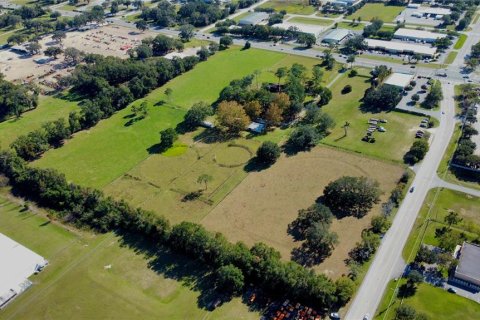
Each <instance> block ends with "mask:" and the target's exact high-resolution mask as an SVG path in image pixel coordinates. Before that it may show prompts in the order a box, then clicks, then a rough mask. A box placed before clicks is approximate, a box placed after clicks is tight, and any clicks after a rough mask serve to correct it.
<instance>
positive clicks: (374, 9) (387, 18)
mask: <svg viewBox="0 0 480 320" xmlns="http://www.w3.org/2000/svg"><path fill="white" fill-rule="evenodd" d="M404 9H405V7H404V6H389V5H386V4H384V3H367V4H366V5H364V6H363V7H362V8H361V9H360V10H357V11H356V12H354V13H353V14H352V15H349V16H346V17H345V19H358V18H361V19H362V20H363V21H370V20H372V19H373V18H379V19H380V20H383V21H384V22H392V21H393V20H394V19H395V18H396V17H397V16H398V15H399V14H400V12H402V11H403V10H404Z"/></svg>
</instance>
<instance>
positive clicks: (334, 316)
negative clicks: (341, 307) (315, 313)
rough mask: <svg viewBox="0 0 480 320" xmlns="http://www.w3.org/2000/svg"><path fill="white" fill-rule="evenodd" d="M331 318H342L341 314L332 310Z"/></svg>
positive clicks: (335, 319)
mask: <svg viewBox="0 0 480 320" xmlns="http://www.w3.org/2000/svg"><path fill="white" fill-rule="evenodd" d="M330 319H332V320H340V315H339V314H338V313H337V312H332V313H330Z"/></svg>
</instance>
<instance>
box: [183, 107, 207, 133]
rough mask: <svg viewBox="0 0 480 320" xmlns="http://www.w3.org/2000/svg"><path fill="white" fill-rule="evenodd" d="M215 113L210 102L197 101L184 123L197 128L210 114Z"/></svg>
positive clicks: (186, 115) (188, 112)
mask: <svg viewBox="0 0 480 320" xmlns="http://www.w3.org/2000/svg"><path fill="white" fill-rule="evenodd" d="M212 114H213V108H212V106H210V105H209V104H208V103H206V102H203V101H200V102H197V103H195V104H194V105H193V106H192V107H191V108H190V109H189V110H188V111H187V113H186V114H185V117H184V123H185V125H186V126H187V127H188V128H195V127H197V126H199V125H201V124H202V122H203V121H205V119H206V118H207V117H208V116H211V115H212Z"/></svg>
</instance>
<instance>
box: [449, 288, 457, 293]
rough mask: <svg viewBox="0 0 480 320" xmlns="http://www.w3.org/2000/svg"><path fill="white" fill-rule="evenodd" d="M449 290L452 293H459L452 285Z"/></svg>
mask: <svg viewBox="0 0 480 320" xmlns="http://www.w3.org/2000/svg"><path fill="white" fill-rule="evenodd" d="M447 291H448V292H450V293H457V290H455V289H453V288H452V287H450V288H448V290H447Z"/></svg>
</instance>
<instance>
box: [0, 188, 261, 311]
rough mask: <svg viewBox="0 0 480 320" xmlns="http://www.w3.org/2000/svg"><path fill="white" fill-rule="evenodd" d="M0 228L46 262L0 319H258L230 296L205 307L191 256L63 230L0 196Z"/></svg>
mask: <svg viewBox="0 0 480 320" xmlns="http://www.w3.org/2000/svg"><path fill="white" fill-rule="evenodd" d="M0 232H1V233H3V234H5V235H7V236H9V237H11V238H12V239H14V240H15V241H17V242H19V243H20V244H22V245H24V246H26V247H27V248H30V249H32V250H34V251H35V252H37V253H39V254H41V255H42V256H44V257H45V258H46V259H47V260H49V265H48V266H47V268H45V269H44V270H43V271H42V272H41V273H40V274H38V275H34V276H32V277H31V279H30V280H31V281H32V282H33V283H34V285H33V286H32V287H31V288H30V289H29V290H27V291H26V292H25V293H23V294H22V295H20V296H19V297H18V298H17V299H15V300H14V301H13V302H12V303H11V304H9V305H8V307H6V308H5V309H4V310H0V318H1V319H140V318H141V319H206V318H208V319H233V318H235V319H258V318H259V317H260V315H259V314H258V313H256V312H250V311H249V310H248V306H246V305H244V304H242V303H241V300H240V299H238V298H235V299H233V300H232V301H231V302H228V303H225V304H223V305H222V306H220V307H219V308H217V309H216V310H215V311H213V312H209V311H207V310H206V309H205V307H206V306H208V304H209V303H211V299H212V296H210V291H209V289H211V288H212V285H211V283H209V282H208V280H209V277H208V276H209V273H208V272H206V271H205V270H204V269H203V268H202V266H201V265H199V264H197V263H195V262H192V261H191V260H186V259H184V258H183V257H181V256H176V255H173V254H168V253H163V252H159V251H158V249H155V250H153V248H149V247H148V246H147V245H144V246H143V247H142V249H143V250H145V251H144V252H142V250H140V251H139V252H135V251H134V249H132V248H130V247H129V241H125V242H123V241H122V239H120V238H119V237H118V236H115V235H113V234H110V233H109V234H103V235H94V234H91V233H89V232H79V231H69V230H67V229H65V228H64V227H63V226H61V225H58V224H56V223H51V222H49V221H48V220H47V219H46V218H44V217H43V214H42V215H40V214H34V213H32V212H30V211H26V212H22V210H21V207H20V206H18V205H16V204H14V203H12V202H10V201H9V200H7V199H6V198H5V197H4V194H2V195H0ZM131 240H132V242H133V241H134V240H135V239H131ZM140 244H141V245H142V243H140ZM149 249H151V251H150V250H149ZM148 254H152V255H151V256H148ZM106 266H108V267H107V268H106ZM203 277H205V278H203ZM199 279H201V280H199ZM215 299H216V298H215Z"/></svg>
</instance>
